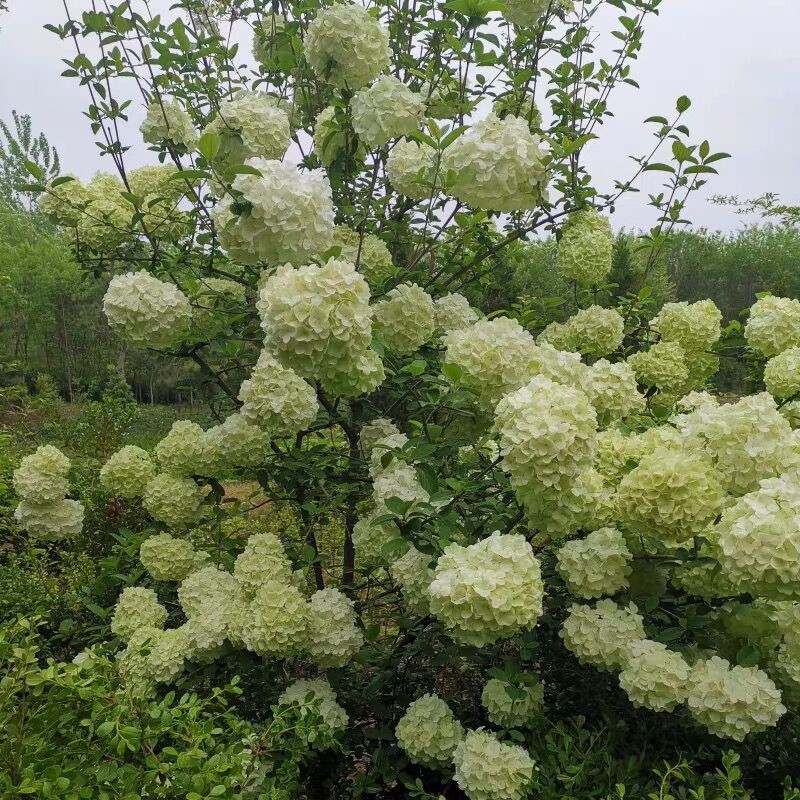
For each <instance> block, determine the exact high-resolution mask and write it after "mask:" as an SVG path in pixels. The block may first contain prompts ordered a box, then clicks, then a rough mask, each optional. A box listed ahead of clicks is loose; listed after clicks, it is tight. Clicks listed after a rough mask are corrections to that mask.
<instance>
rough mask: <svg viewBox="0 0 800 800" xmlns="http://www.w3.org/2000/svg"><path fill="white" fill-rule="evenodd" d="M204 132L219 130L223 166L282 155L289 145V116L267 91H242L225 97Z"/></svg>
mask: <svg viewBox="0 0 800 800" xmlns="http://www.w3.org/2000/svg"><path fill="white" fill-rule="evenodd" d="M203 134H204V135H205V134H215V135H216V136H219V138H220V147H219V149H218V151H217V153H216V155H215V156H214V164H215V166H217V168H219V169H226V168H228V167H231V166H234V165H237V164H244V163H245V162H246V161H247V159H249V158H264V159H271V158H281V157H282V156H283V154H284V153H285V152H286V148H287V147H288V146H289V137H290V131H289V117H288V115H287V114H286V112H285V111H283V109H281V108H279V107H278V105H277V102H276V99H275V98H274V97H271V96H270V95H268V94H266V93H265V92H248V91H239V92H237V93H236V94H235V95H234V96H233V97H232V98H231V99H230V100H224V101H223V102H222V103H221V104H220V107H219V111H218V112H217V114H216V116H215V117H214V119H213V120H212V121H211V122H210V123H209V124H208V125H206V127H205V130H204V131H203Z"/></svg>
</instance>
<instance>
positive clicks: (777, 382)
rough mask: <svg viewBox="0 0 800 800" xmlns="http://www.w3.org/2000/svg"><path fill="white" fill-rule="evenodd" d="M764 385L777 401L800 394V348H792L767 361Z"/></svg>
mask: <svg viewBox="0 0 800 800" xmlns="http://www.w3.org/2000/svg"><path fill="white" fill-rule="evenodd" d="M764 385H765V386H766V387H767V391H768V392H769V393H770V394H771V395H772V396H773V397H774V398H775V399H776V400H788V399H789V398H790V397H794V396H795V395H797V394H800V347H790V348H789V349H788V350H784V351H783V352H782V353H778V355H776V356H773V357H772V358H771V359H770V360H769V361H767V364H766V366H765V367H764Z"/></svg>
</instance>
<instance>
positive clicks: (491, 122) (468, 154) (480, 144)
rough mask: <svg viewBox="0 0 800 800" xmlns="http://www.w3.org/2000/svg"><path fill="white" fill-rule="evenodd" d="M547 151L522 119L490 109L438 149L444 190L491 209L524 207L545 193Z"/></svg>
mask: <svg viewBox="0 0 800 800" xmlns="http://www.w3.org/2000/svg"><path fill="white" fill-rule="evenodd" d="M545 160H546V153H545V151H544V149H542V146H541V142H540V140H539V137H538V136H536V135H534V134H532V133H531V132H530V130H529V129H528V124H527V122H526V121H525V120H523V119H520V118H519V117H514V116H511V115H509V116H507V117H505V118H504V119H499V118H498V117H496V116H495V115H494V114H489V115H488V116H487V117H486V118H484V119H482V120H480V122H476V123H475V124H474V125H473V126H472V127H471V128H470V130H468V131H467V132H466V133H464V134H462V135H461V136H460V137H459V138H458V139H456V140H455V141H454V142H453V143H452V144H451V145H450V146H449V147H448V148H447V149H446V150H445V151H444V153H443V154H442V160H441V165H442V166H441V170H442V175H443V176H444V180H445V185H446V186H447V189H448V191H449V192H450V193H451V194H452V195H453V197H456V198H457V199H458V200H461V201H462V202H463V203H467V204H468V205H471V206H474V207H475V208H487V209H491V210H492V211H524V210H526V209H529V208H535V207H536V206H539V205H541V204H542V203H543V202H544V201H545V200H546V199H547V188H546V184H547V169H546V167H545Z"/></svg>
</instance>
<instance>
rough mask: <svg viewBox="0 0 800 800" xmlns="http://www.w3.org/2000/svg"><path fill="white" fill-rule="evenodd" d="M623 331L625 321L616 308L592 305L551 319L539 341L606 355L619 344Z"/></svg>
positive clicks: (580, 351) (589, 353) (559, 346)
mask: <svg viewBox="0 0 800 800" xmlns="http://www.w3.org/2000/svg"><path fill="white" fill-rule="evenodd" d="M624 333H625V322H624V320H623V319H622V316H621V315H620V314H619V313H618V312H616V311H614V309H613V308H603V307H602V306H589V308H583V309H581V310H580V311H578V312H577V313H575V314H573V315H572V316H571V317H570V318H569V319H568V320H567V321H566V322H551V323H550V325H548V326H547V327H546V328H545V329H544V331H542V334H541V337H540V341H541V340H543V341H546V342H549V343H550V344H552V345H553V347H556V348H558V349H559V350H574V351H576V352H578V353H583V354H584V355H596V356H605V355H608V353H611V352H613V351H614V350H616V349H617V348H619V346H620V345H621V344H622V339H623V336H624Z"/></svg>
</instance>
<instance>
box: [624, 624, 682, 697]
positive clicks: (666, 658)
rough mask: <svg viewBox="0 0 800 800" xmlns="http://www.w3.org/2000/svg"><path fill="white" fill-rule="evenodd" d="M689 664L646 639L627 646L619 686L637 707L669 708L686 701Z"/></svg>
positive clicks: (674, 653) (675, 654) (676, 654)
mask: <svg viewBox="0 0 800 800" xmlns="http://www.w3.org/2000/svg"><path fill="white" fill-rule="evenodd" d="M688 679H689V665H688V664H687V663H686V661H685V660H684V658H683V656H682V655H681V654H680V653H676V652H675V651H674V650H669V649H668V648H667V646H666V645H665V644H661V642H654V641H651V640H650V639H636V640H634V641H632V642H631V643H630V644H629V645H628V658H627V662H626V664H625V667H624V669H623V670H622V672H620V674H619V685H620V686H621V687H622V690H623V691H624V692H625V694H627V695H628V697H629V698H630V701H631V702H632V703H633V704H634V705H635V706H637V707H643V708H650V709H652V710H653V711H673V710H674V709H675V706H677V705H680V704H681V703H683V702H684V700H686V692H687V682H688Z"/></svg>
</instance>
